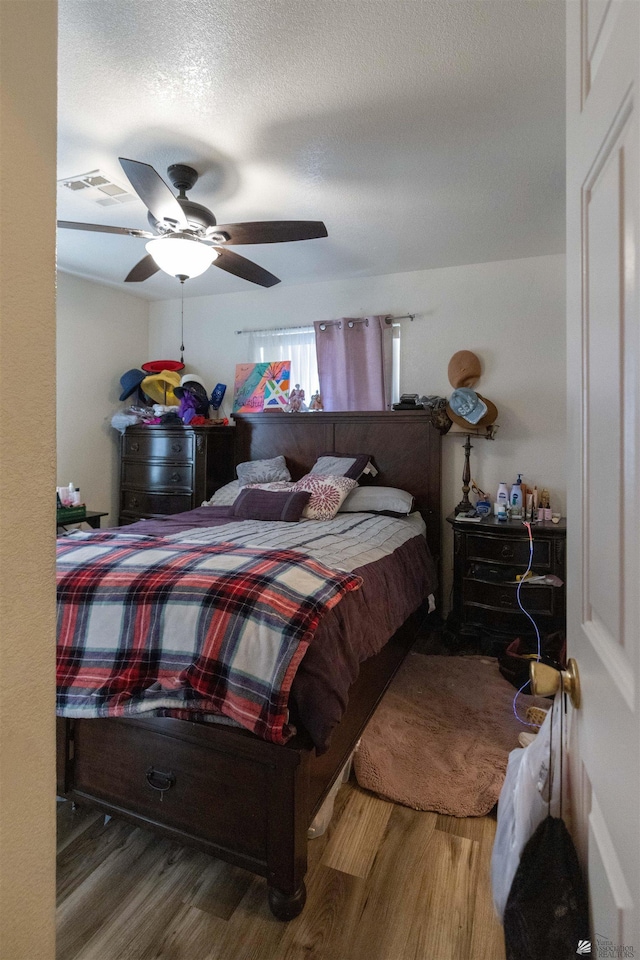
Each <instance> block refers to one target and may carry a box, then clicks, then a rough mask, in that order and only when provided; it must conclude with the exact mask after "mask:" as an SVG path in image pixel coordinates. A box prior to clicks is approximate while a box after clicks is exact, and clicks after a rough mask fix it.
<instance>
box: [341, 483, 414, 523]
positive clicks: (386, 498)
mask: <svg viewBox="0 0 640 960" xmlns="http://www.w3.org/2000/svg"><path fill="white" fill-rule="evenodd" d="M412 510H413V497H412V495H411V494H410V493H407V491H406V490H400V489H399V488H398V487H376V486H370V487H356V489H355V490H353V491H352V492H351V493H350V494H349V496H348V497H347V499H346V500H345V501H344V503H343V504H342V506H341V507H340V512H341V513H400V514H402V515H403V516H404V515H405V514H407V513H411V511H412Z"/></svg>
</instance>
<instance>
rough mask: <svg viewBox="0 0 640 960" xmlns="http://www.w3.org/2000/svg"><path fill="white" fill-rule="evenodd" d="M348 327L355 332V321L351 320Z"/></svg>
mask: <svg viewBox="0 0 640 960" xmlns="http://www.w3.org/2000/svg"><path fill="white" fill-rule="evenodd" d="M347 326H348V327H349V329H350V330H353V320H349V323H348V324H347Z"/></svg>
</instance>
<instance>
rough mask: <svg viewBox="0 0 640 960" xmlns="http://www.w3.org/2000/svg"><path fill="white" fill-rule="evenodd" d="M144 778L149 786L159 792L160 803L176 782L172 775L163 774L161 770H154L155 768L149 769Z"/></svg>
mask: <svg viewBox="0 0 640 960" xmlns="http://www.w3.org/2000/svg"><path fill="white" fill-rule="evenodd" d="M146 777H147V783H148V784H149V786H150V787H152V788H153V789H154V790H157V791H158V792H159V794H160V801H161V802H162V800H163V799H164V795H165V792H166V791H167V790H170V789H171V787H172V786H173V785H174V783H175V782H176V778H175V776H174V774H173V773H171V772H169V773H163V772H162V771H161V770H156V769H155V767H149V769H148V770H147V773H146Z"/></svg>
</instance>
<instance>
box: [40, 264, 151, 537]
mask: <svg viewBox="0 0 640 960" xmlns="http://www.w3.org/2000/svg"><path fill="white" fill-rule="evenodd" d="M57 321H58V326H57V406H58V417H57V436H58V466H57V485H58V486H66V485H67V484H68V483H69V481H70V480H72V481H73V482H74V483H75V485H76V486H77V487H78V486H79V487H80V493H81V496H82V498H83V500H85V502H86V504H87V506H88V507H89V509H91V510H103V511H104V510H106V511H108V512H109V513H110V514H111V515H110V516H109V517H103V522H102V526H103V527H106V526H108V525H109V524H115V523H117V522H118V436H119V434H118V433H117V431H116V430H114V429H113V427H112V426H111V417H112V415H113V414H114V413H115V412H116V411H117V410H120V409H123V404H121V403H120V402H119V400H118V398H119V396H120V377H121V376H122V374H123V373H124V372H125V371H126V370H129V369H131V368H132V367H140V364H142V363H145V361H147V360H148V359H149V355H148V346H147V344H148V330H149V305H148V303H147V301H145V300H141V299H139V298H138V297H133V296H131V295H130V294H127V293H122V292H121V291H120V290H114V289H113V288H112V287H107V286H105V285H104V284H100V283H94V282H92V281H90V280H83V279H81V278H79V277H74V276H71V275H70V274H66V273H60V274H59V275H58V303H57Z"/></svg>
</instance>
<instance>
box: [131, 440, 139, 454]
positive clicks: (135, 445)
mask: <svg viewBox="0 0 640 960" xmlns="http://www.w3.org/2000/svg"><path fill="white" fill-rule="evenodd" d="M130 447H131V449H132V450H133V452H134V453H137V452H138V450H139V449H140V444H139V443H138V442H137V441H136V440H132V441H131V443H130Z"/></svg>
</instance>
